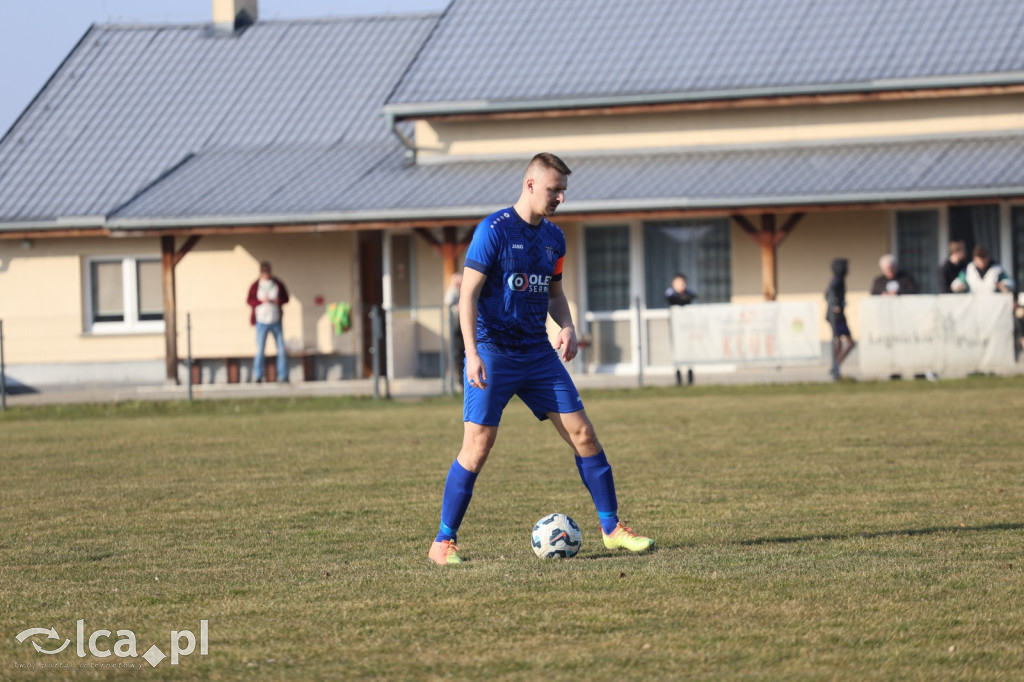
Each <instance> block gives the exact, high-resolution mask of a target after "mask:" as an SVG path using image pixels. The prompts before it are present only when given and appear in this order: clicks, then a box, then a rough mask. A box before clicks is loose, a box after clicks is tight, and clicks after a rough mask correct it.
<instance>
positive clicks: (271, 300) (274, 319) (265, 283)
mask: <svg viewBox="0 0 1024 682" xmlns="http://www.w3.org/2000/svg"><path fill="white" fill-rule="evenodd" d="M247 302H248V304H249V306H250V307H251V308H252V315H251V316H250V317H249V323H250V324H252V325H254V326H255V327H256V357H255V358H253V361H252V380H253V381H255V382H256V383H261V382H262V381H263V360H264V348H265V346H266V345H267V334H273V335H274V343H275V344H276V345H277V380H278V381H279V382H282V383H283V382H286V381H288V354H287V353H286V352H285V347H284V332H283V331H282V328H281V312H282V311H281V306H283V305H284V304H285V303H287V302H288V289H286V288H285V286H284V282H282V281H281V280H279V279H278V278H276V277H274V275H273V273H272V272H271V267H270V263H268V262H266V261H263V262H262V263H260V276H259V279H257V280H256V281H255V282H253V283H252V286H250V287H249V298H248V299H247Z"/></svg>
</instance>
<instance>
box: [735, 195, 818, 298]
mask: <svg viewBox="0 0 1024 682" xmlns="http://www.w3.org/2000/svg"><path fill="white" fill-rule="evenodd" d="M803 217H804V214H803V213H794V214H792V215H791V216H789V218H788V219H787V220H786V222H785V223H784V224H783V225H782V227H781V228H777V227H776V223H775V214H774V213H762V214H761V227H760V228H757V227H754V225H753V223H751V222H750V220H748V219H747V217H746V216H744V215H740V214H734V215H733V216H732V218H733V220H735V221H736V224H737V225H739V226H740V227H741V228H743V231H744V232H746V233H747V234H749V235H750V236H751V237H752V238H753V239H754V241H756V242H757V243H758V245H759V246H760V247H761V293H762V294H763V295H764V300H766V301H774V300H775V299H776V297H777V296H778V294H779V276H778V270H779V268H778V259H777V255H778V247H779V245H780V244H781V243H782V242H783V241H785V239H786V237H788V236H789V233H790V232H792V231H793V228H794V227H796V224H797V223H798V222H800V220H801V219H802V218H803Z"/></svg>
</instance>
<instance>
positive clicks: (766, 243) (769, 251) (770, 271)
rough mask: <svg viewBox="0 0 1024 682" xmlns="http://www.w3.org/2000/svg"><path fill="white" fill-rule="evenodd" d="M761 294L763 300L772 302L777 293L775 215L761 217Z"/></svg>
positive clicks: (768, 214)
mask: <svg viewBox="0 0 1024 682" xmlns="http://www.w3.org/2000/svg"><path fill="white" fill-rule="evenodd" d="M758 241H759V242H760V243H761V293H762V294H764V300H766V301H774V300H775V297H776V296H778V293H779V269H778V266H777V265H776V257H775V256H776V252H775V247H776V243H775V214H774V213H765V214H763V215H762V216H761V238H760V239H759V240H758Z"/></svg>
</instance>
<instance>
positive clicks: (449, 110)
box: [384, 71, 1024, 126]
mask: <svg viewBox="0 0 1024 682" xmlns="http://www.w3.org/2000/svg"><path fill="white" fill-rule="evenodd" d="M1020 84H1024V71H1011V72H1007V73H989V74H970V75H964V76H956V77H949V76H941V77H929V78H893V79H884V80H872V81H860V82H853V83H837V84H809V85H794V86H781V87H760V88H732V89H725V90H696V91H683V92H665V93H654V94H637V95H613V96H597V97H572V98H553V99H538V100H515V101H512V100H509V101H492V100H486V99H476V100H458V101H448V102H410V103H398V104H386V105H384V114H385V116H387V117H388V120H389V121H391V123H392V126H394V123H395V122H396V121H399V120H404V119H410V118H425V117H433V116H438V117H440V116H462V115H487V114H502V113H518V112H529V111H558V110H567V109H596V108H616V107H634V106H650V105H658V104H677V103H688V102H702V101H709V100H722V101H726V100H743V99H758V98H782V97H796V96H816V95H841V94H854V93H876V92H886V91H900V90H902V91H914V90H935V89H941V90H957V89H963V88H978V87H1002V86H1012V85H1020Z"/></svg>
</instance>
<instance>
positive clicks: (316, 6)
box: [0, 0, 448, 136]
mask: <svg viewBox="0 0 1024 682" xmlns="http://www.w3.org/2000/svg"><path fill="white" fill-rule="evenodd" d="M447 5H448V0H377V1H376V2H374V1H373V0H259V15H260V19H295V18H300V17H329V16H351V15H366V14H393V13H404V12H437V11H440V10H442V9H444V8H445V7H446V6H447ZM212 6H213V4H212V2H211V0H0V136H2V135H3V134H4V133H6V132H7V130H8V129H9V128H10V127H11V126H12V125H14V121H15V120H16V119H17V118H18V116H19V115H21V112H22V111H24V109H25V107H27V106H28V104H29V102H31V101H32V98H33V97H35V96H36V93H38V92H39V90H40V89H41V88H42V87H43V85H44V84H45V83H46V81H47V79H48V78H49V77H50V76H51V75H52V74H53V72H54V71H55V70H56V69H57V67H58V66H60V63H61V61H62V60H63V59H64V57H65V56H67V54H68V52H70V51H71V48H73V47H74V46H75V43H77V42H78V39H79V38H81V37H82V35H83V34H84V33H85V31H86V30H87V29H88V28H89V26H90V25H92V24H139V23H145V24H153V23H158V24H163V23H166V24H172V23H196V22H208V21H210V19H211V16H212V14H213V9H212Z"/></svg>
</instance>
